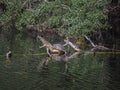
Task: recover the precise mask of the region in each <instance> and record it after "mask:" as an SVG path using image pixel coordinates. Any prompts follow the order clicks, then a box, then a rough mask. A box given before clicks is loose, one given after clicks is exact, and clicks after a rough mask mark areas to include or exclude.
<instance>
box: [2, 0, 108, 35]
mask: <svg viewBox="0 0 120 90" xmlns="http://www.w3.org/2000/svg"><path fill="white" fill-rule="evenodd" d="M37 1H38V0H2V1H0V3H5V4H6V5H7V10H6V12H5V13H3V14H2V15H1V17H0V23H3V24H6V23H7V24H8V22H9V25H10V24H11V23H12V22H14V23H12V25H14V26H15V27H16V28H17V30H21V31H23V28H24V27H25V26H26V25H31V24H32V25H35V24H37V25H40V26H41V28H43V27H47V28H57V29H58V30H59V33H60V34H64V35H67V36H69V35H73V36H77V37H81V36H82V35H83V34H85V33H90V32H92V31H95V30H97V29H100V28H104V26H106V25H104V24H105V18H106V16H105V14H104V13H103V9H104V7H105V5H106V3H107V2H106V0H48V1H43V2H38V3H37V4H36V2H37ZM25 2H27V3H28V4H30V5H31V6H29V7H27V8H25V5H24V3H25ZM11 21H12V22H11ZM3 29H6V28H3Z"/></svg>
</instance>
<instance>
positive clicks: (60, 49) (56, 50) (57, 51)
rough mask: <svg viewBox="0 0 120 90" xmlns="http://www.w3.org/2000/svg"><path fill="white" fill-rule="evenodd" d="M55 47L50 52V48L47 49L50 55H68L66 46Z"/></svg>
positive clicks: (57, 45)
mask: <svg viewBox="0 0 120 90" xmlns="http://www.w3.org/2000/svg"><path fill="white" fill-rule="evenodd" d="M53 47H54V49H53V50H50V49H49V48H48V49H47V53H48V54H49V55H52V54H57V55H63V54H65V53H66V51H65V48H64V46H63V45H61V44H53Z"/></svg>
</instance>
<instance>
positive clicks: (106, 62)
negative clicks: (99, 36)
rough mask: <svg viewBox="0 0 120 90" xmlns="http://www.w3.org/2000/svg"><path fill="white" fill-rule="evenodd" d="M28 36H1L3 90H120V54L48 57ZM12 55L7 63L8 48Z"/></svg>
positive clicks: (0, 69)
mask: <svg viewBox="0 0 120 90" xmlns="http://www.w3.org/2000/svg"><path fill="white" fill-rule="evenodd" d="M39 45H40V43H39V42H37V41H36V40H34V39H31V38H29V37H27V38H21V37H20V36H19V35H18V36H16V38H15V39H14V42H12V44H11V43H10V40H9V39H7V38H5V37H4V36H1V37H0V50H1V51H0V90H120V86H119V85H120V70H119V68H120V60H119V58H120V55H119V53H115V52H113V53H104V52H103V53H99V52H98V53H84V54H80V53H74V52H73V53H70V54H68V55H67V56H61V57H57V56H55V57H53V58H49V57H48V55H47V54H46V50H45V48H42V49H39V48H38V47H39ZM8 46H11V47H12V52H13V56H12V58H11V59H10V60H6V58H5V53H6V51H7V49H6V47H8Z"/></svg>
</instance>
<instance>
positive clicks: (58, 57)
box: [38, 52, 81, 73]
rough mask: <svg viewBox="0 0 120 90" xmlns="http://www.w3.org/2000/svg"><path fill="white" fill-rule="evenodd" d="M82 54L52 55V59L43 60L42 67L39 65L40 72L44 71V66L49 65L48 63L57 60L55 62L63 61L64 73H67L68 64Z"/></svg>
mask: <svg viewBox="0 0 120 90" xmlns="http://www.w3.org/2000/svg"><path fill="white" fill-rule="evenodd" d="M80 54H81V53H80V52H75V53H73V54H71V55H66V54H64V55H58V54H52V55H51V57H46V58H45V59H43V60H42V63H40V65H38V70H40V69H42V68H43V67H44V66H47V65H48V62H49V61H50V60H55V61H61V62H63V64H64V65H63V67H64V73H66V72H67V68H68V66H67V62H68V61H69V60H70V59H72V58H76V57H77V56H78V55H80Z"/></svg>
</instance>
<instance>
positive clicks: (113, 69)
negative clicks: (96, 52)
mask: <svg viewBox="0 0 120 90" xmlns="http://www.w3.org/2000/svg"><path fill="white" fill-rule="evenodd" d="M104 68H105V70H104V73H105V75H104V76H105V78H104V81H105V83H106V84H105V85H106V87H107V90H120V55H119V54H116V53H114V54H112V55H110V56H109V58H108V59H107V60H106V61H104Z"/></svg>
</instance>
